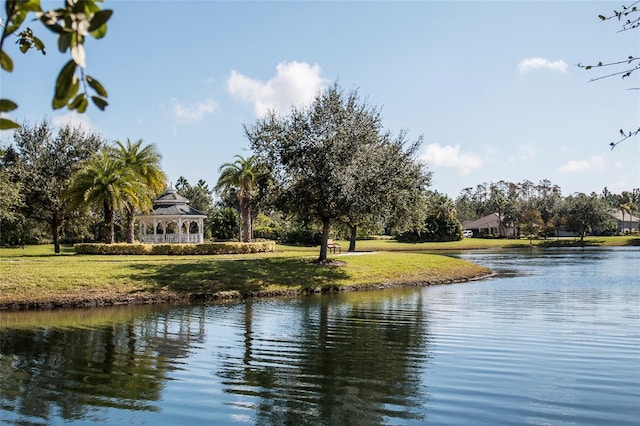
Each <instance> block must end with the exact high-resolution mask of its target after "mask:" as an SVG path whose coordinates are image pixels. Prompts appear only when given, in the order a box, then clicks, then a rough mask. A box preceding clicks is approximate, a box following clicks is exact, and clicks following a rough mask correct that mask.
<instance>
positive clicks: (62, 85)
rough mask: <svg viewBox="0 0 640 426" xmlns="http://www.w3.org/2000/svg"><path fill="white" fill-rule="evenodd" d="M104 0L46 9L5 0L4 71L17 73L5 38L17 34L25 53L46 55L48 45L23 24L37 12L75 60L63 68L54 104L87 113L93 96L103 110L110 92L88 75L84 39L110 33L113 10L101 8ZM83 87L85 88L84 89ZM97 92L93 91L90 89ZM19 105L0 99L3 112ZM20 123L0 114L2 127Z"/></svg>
mask: <svg viewBox="0 0 640 426" xmlns="http://www.w3.org/2000/svg"><path fill="white" fill-rule="evenodd" d="M100 2H102V0H65V1H64V6H63V7H61V8H58V9H52V10H49V11H43V10H42V8H41V4H40V0H7V1H6V2H5V14H6V19H5V20H4V21H1V22H0V25H1V26H2V36H1V37H0V66H1V68H2V70H3V71H6V72H13V59H12V58H11V56H10V55H9V54H8V53H7V51H6V50H5V41H7V40H8V39H9V38H13V37H16V38H17V41H16V44H18V45H19V48H20V51H21V52H22V53H27V52H28V51H29V50H31V49H35V50H37V51H40V52H42V54H46V50H45V45H44V43H43V42H42V40H40V38H38V37H37V36H35V35H34V33H33V30H32V29H31V28H29V27H26V28H25V29H23V30H21V31H20V29H21V26H22V24H23V23H24V21H25V19H26V18H27V16H28V15H29V14H35V17H36V20H38V21H39V22H40V23H41V24H43V25H44V26H45V27H46V28H48V29H49V30H50V31H52V32H53V33H55V34H57V37H58V40H57V45H58V50H59V51H60V52H61V53H66V52H67V51H70V53H71V59H70V60H69V61H68V62H67V63H66V64H65V65H64V66H63V67H62V69H61V70H60V72H59V74H58V76H57V78H56V83H55V89H54V96H53V100H52V106H53V108H54V109H60V108H62V107H64V106H66V107H67V108H68V109H69V110H72V111H73V110H75V111H77V112H79V113H84V112H85V111H86V110H87V107H88V106H89V99H91V101H92V102H93V104H94V105H95V106H96V107H98V108H99V109H100V110H104V109H105V108H106V107H107V105H108V102H107V96H108V95H107V91H106V90H105V88H104V86H103V85H102V84H101V83H100V82H99V81H98V80H97V79H95V78H93V77H92V76H90V75H88V74H86V72H85V69H86V55H85V50H84V41H85V38H86V36H88V35H91V36H92V37H94V38H95V39H100V38H102V37H104V36H105V35H106V33H107V21H108V20H109V18H110V17H111V15H112V13H113V11H112V10H109V9H100V6H99V5H98V3H100ZM81 87H82V90H80V88H81ZM91 90H92V91H93V94H90V91H91ZM17 108H18V105H17V104H16V103H15V102H13V101H11V100H9V99H0V113H7V112H10V111H13V110H15V109H17ZM18 127H19V124H17V123H16V122H14V121H12V120H9V119H7V118H4V117H0V129H1V130H5V129H12V128H18Z"/></svg>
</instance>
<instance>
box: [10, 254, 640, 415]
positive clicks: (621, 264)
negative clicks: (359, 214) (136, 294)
mask: <svg viewBox="0 0 640 426" xmlns="http://www.w3.org/2000/svg"><path fill="white" fill-rule="evenodd" d="M454 255H455V256H457V257H460V258H463V259H467V260H470V261H472V262H475V263H478V264H482V265H484V266H488V267H490V268H492V269H493V270H495V271H496V272H498V275H497V276H496V277H493V278H490V279H486V280H481V281H475V282H471V283H463V284H451V285H441V286H431V287H425V288H401V289H389V290H378V291H361V292H348V293H341V294H333V295H318V296H309V297H302V298H284V299H269V300H248V301H242V302H229V303H225V304H215V305H213V304H212V305H189V306H170V305H163V306H134V307H116V308H105V309H80V310H68V311H43V312H12V313H9V312H4V313H0V339H1V340H0V423H2V424H3V425H4V424H7V425H58V424H71V425H83V424H87V425H94V424H100V423H102V424H110V425H111V424H130V425H131V424H134V425H174V424H180V425H225V424H231V425H241V424H261V425H271V424H274V425H306V424H308V425H386V424H393V425H404V424H407V425H422V424H426V425H437V424H446V425H456V424H475V425H478V424H488V425H489V424H491V425H495V424H536V425H543V424H544V425H546V424H554V425H557V424H580V425H602V424H616V425H625V424H627V425H632V424H634V425H637V424H638V421H639V420H638V419H640V274H639V273H638V268H639V266H640V250H639V249H638V248H637V247H636V248H615V249H608V248H607V249H604V248H585V249H537V248H533V249H521V250H511V251H509V250H490V251H473V252H465V253H458V254H454Z"/></svg>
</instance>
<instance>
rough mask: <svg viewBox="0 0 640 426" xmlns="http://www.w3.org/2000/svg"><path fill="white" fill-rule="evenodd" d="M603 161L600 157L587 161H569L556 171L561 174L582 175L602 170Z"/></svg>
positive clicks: (603, 166)
mask: <svg viewBox="0 0 640 426" xmlns="http://www.w3.org/2000/svg"><path fill="white" fill-rule="evenodd" d="M604 168H605V159H604V157H603V156H601V155H594V156H593V157H591V158H590V159H588V160H571V161H569V162H567V163H565V164H563V165H562V166H560V168H559V169H558V170H559V171H561V172H563V173H584V172H591V171H595V170H604Z"/></svg>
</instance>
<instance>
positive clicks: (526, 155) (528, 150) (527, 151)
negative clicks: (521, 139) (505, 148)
mask: <svg viewBox="0 0 640 426" xmlns="http://www.w3.org/2000/svg"><path fill="white" fill-rule="evenodd" d="M536 152H537V150H536V149H535V147H533V146H531V145H530V144H525V145H522V146H520V148H518V154H517V155H515V156H512V157H511V158H510V160H511V161H512V162H514V161H529V160H532V159H533V158H535V156H536Z"/></svg>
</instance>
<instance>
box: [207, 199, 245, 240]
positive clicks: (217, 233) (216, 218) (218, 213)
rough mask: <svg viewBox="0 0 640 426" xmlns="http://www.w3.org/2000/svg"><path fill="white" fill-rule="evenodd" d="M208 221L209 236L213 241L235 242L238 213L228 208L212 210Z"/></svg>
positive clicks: (238, 222) (238, 221)
mask: <svg viewBox="0 0 640 426" xmlns="http://www.w3.org/2000/svg"><path fill="white" fill-rule="evenodd" d="M208 221H209V223H210V225H209V229H210V230H211V236H212V237H213V238H214V239H215V240H237V239H238V229H239V228H240V218H239V216H238V211H237V210H236V209H233V208H230V207H223V208H216V209H214V210H212V212H211V213H210V215H209V218H208Z"/></svg>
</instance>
